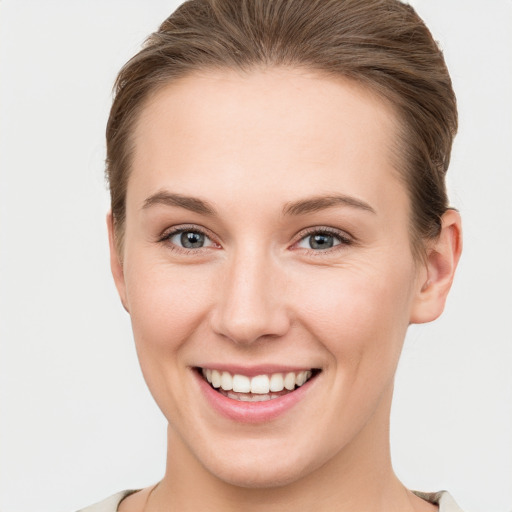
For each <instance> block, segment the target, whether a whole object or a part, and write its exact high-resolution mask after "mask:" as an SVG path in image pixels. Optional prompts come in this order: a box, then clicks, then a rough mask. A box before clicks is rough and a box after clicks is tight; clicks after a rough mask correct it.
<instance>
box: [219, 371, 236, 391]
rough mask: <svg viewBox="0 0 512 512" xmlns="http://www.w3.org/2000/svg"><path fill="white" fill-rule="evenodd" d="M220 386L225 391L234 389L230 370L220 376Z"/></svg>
mask: <svg viewBox="0 0 512 512" xmlns="http://www.w3.org/2000/svg"><path fill="white" fill-rule="evenodd" d="M220 387H221V388H222V389H223V390H224V391H229V390H231V389H233V377H231V374H230V373H228V372H222V376H221V378H220Z"/></svg>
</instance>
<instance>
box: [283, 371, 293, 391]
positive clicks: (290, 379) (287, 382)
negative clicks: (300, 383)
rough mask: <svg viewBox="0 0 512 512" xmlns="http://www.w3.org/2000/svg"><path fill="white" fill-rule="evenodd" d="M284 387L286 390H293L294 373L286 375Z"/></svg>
mask: <svg viewBox="0 0 512 512" xmlns="http://www.w3.org/2000/svg"><path fill="white" fill-rule="evenodd" d="M284 387H285V388H286V389H288V390H290V391H291V390H292V389H295V373H293V372H290V373H287V374H286V377H285V378H284Z"/></svg>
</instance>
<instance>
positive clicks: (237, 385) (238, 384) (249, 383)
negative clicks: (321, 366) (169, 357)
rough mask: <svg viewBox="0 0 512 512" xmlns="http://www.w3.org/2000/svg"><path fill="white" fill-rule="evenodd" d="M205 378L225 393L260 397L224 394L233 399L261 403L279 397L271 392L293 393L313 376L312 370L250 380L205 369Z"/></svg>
mask: <svg viewBox="0 0 512 512" xmlns="http://www.w3.org/2000/svg"><path fill="white" fill-rule="evenodd" d="M202 373H203V376H204V378H205V379H206V380H207V381H208V382H209V383H210V384H211V385H212V386H213V387H214V388H217V389H218V388H221V389H222V390H223V391H231V390H232V391H234V392H235V393H252V394H254V395H260V397H240V396H238V395H234V394H233V393H223V394H225V395H226V396H228V397H230V398H232V396H230V395H233V396H236V397H237V399H238V400H244V401H253V402H254V401H261V400H270V399H272V398H277V397H278V396H279V395H272V394H270V395H269V392H274V393H278V392H280V391H283V390H284V389H286V390H288V391H293V390H294V389H295V386H297V387H300V386H302V385H303V384H305V383H306V382H307V381H308V380H309V379H310V378H311V375H312V372H311V370H303V371H301V372H288V373H286V374H282V373H273V374H271V375H256V376H255V377H252V378H249V377H247V376H246V375H240V374H235V375H231V374H230V373H229V372H226V371H223V372H220V371H219V370H211V369H210V368H206V369H205V368H203V370H202Z"/></svg>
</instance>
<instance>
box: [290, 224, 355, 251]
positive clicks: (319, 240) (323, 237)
mask: <svg viewBox="0 0 512 512" xmlns="http://www.w3.org/2000/svg"><path fill="white" fill-rule="evenodd" d="M350 243H352V241H351V240H350V239H349V238H348V237H347V236H343V235H342V234H341V233H338V232H337V231H336V232H332V231H330V230H326V229H317V230H315V231H310V232H309V233H308V234H307V235H306V236H304V237H302V238H301V239H300V241H299V242H298V243H297V247H301V248H303V249H308V250H313V251H326V250H328V249H332V248H333V247H336V246H337V245H341V244H344V245H349V244H350Z"/></svg>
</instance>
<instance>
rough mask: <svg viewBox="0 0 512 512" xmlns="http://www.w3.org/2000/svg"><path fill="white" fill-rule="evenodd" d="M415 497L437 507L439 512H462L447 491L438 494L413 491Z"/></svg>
mask: <svg viewBox="0 0 512 512" xmlns="http://www.w3.org/2000/svg"><path fill="white" fill-rule="evenodd" d="M413 492H414V494H416V496H419V497H420V498H423V499H424V500H426V501H428V502H430V503H433V504H434V505H438V506H439V512H463V510H462V509H461V508H460V507H459V506H458V505H457V503H455V500H454V499H453V498H452V496H451V494H450V493H449V492H447V491H439V492H421V491H413Z"/></svg>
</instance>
